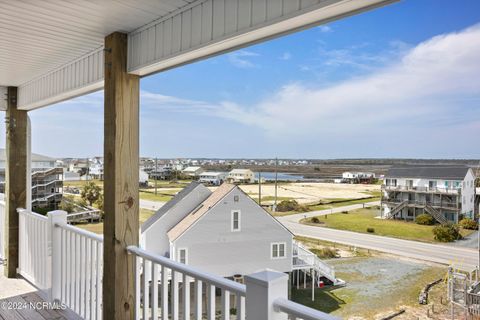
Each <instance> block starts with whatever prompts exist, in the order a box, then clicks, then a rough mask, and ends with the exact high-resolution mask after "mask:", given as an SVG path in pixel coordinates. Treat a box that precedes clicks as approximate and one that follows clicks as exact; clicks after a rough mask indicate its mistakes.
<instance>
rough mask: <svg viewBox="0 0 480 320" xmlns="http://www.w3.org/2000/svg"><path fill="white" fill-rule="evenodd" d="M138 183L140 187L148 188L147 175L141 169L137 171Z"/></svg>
mask: <svg viewBox="0 0 480 320" xmlns="http://www.w3.org/2000/svg"><path fill="white" fill-rule="evenodd" d="M138 182H139V184H140V186H141V187H148V173H146V172H145V171H144V170H142V169H140V170H139V171H138Z"/></svg>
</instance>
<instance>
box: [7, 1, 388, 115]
mask: <svg viewBox="0 0 480 320" xmlns="http://www.w3.org/2000/svg"><path fill="white" fill-rule="evenodd" d="M393 1H395V0H136V1H131V0H91V1H87V0H82V1H80V0H42V1H39V0H24V1H19V0H0V86H18V87H19V98H18V104H19V108H21V109H25V110H31V109H34V108H39V107H43V106H46V105H49V104H52V103H56V102H59V101H62V100H65V99H69V98H72V97H75V96H78V95H82V94H86V93H89V92H92V91H95V90H99V89H101V88H102V87H103V44H104V38H105V36H107V35H108V34H110V33H112V32H115V31H120V32H125V33H128V34H129V56H128V69H129V70H130V72H132V73H136V74H139V75H142V76H144V75H148V74H151V73H154V72H158V71H161V70H165V69H168V68H172V67H175V66H178V65H181V64H185V63H189V62H191V61H195V60H199V59H202V58H205V57H208V56H212V55H215V54H219V53H221V52H225V51H229V50H232V49H235V48H239V47H242V46H246V45H249V44H252V43H255V42H259V41H262V40H264V39H269V38H272V37H275V36H278V35H281V34H285V33H289V32H293V31H295V30H299V29H302V28H306V27H309V26H312V25H316V24H321V23H325V22H328V21H331V20H334V19H339V18H341V17H344V16H346V15H350V14H354V13H357V12H361V11H363V10H367V9H371V8H375V7H377V6H380V5H384V4H386V3H390V2H393ZM0 92H1V90H0ZM0 108H4V106H3V105H2V104H1V103H0Z"/></svg>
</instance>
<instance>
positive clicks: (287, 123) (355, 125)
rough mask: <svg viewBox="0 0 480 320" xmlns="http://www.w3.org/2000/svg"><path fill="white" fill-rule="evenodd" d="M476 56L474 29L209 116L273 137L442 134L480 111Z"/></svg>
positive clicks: (479, 38) (478, 38)
mask: <svg viewBox="0 0 480 320" xmlns="http://www.w3.org/2000/svg"><path fill="white" fill-rule="evenodd" d="M339 56H340V57H342V55H341V54H340V55H339ZM479 56H480V27H479V26H473V27H471V28H469V29H466V30H463V31H461V32H458V33H451V34H445V35H440V36H436V37H434V38H432V39H429V40H428V41H425V42H423V43H420V44H419V45H417V46H416V47H413V48H411V49H409V50H406V51H405V53H404V54H403V55H401V56H400V57H399V58H398V60H396V61H394V62H393V63H390V64H389V65H388V66H386V67H383V68H380V69H377V70H375V71H373V72H371V73H369V74H368V75H364V76H362V77H357V78H353V79H350V80H347V81H344V82H342V83H339V84H336V85H332V86H328V87H322V88H315V87H313V88H312V87H307V86H306V85H304V84H298V83H297V84H295V83H294V84H289V85H286V86H284V87H282V88H281V89H280V90H278V92H276V93H274V94H273V95H272V96H270V97H269V98H268V99H265V100H264V101H262V102H259V103H258V104H256V105H253V106H251V107H245V106H239V105H237V104H235V103H232V102H223V103H220V104H218V105H216V106H213V107H211V108H215V110H216V111H215V113H214V114H215V115H216V116H220V117H223V118H227V119H231V120H233V121H237V122H240V123H243V124H247V125H252V126H258V127H261V128H264V129H265V130H266V131H267V132H269V133H272V134H276V135H277V134H285V135H286V134H288V135H290V134H294V135H302V134H318V133H323V132H331V131H332V130H333V131H334V132H341V133H343V134H348V133H352V132H361V130H363V129H366V130H373V131H378V130H379V129H380V128H383V129H384V130H388V128H389V127H390V128H392V129H393V128H395V129H398V128H401V127H402V126H403V127H406V126H413V125H417V126H428V127H433V128H432V130H439V131H438V132H439V133H441V130H445V129H446V128H451V127H454V126H458V125H459V123H462V122H465V125H471V121H473V119H471V118H470V117H471V116H472V114H474V113H476V114H477V115H478V113H479V112H480V110H479V103H478V102H479V101H480V81H479V80H480V79H479V77H480V76H479V75H480V59H478V57H479ZM466 98H468V99H467V100H465V99H466ZM436 126H438V127H437V128H436ZM440 126H441V127H440ZM476 126H477V127H478V122H476ZM479 129H480V128H479ZM378 134H381V132H378Z"/></svg>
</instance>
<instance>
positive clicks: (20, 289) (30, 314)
mask: <svg viewBox="0 0 480 320" xmlns="http://www.w3.org/2000/svg"><path fill="white" fill-rule="evenodd" d="M3 268H4V267H3V263H2V261H1V260H0V320H30V319H34V320H44V319H80V317H78V316H77V315H76V314H75V313H73V312H72V311H71V310H69V309H66V310H55V309H51V308H48V306H43V305H42V303H43V302H45V300H44V299H42V298H41V296H40V294H39V292H38V290H37V289H36V288H35V287H33V286H32V285H31V284H30V283H28V282H27V281H26V280H25V279H22V278H16V279H8V278H6V277H5V276H4V273H3Z"/></svg>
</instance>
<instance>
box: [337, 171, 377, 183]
mask: <svg viewBox="0 0 480 320" xmlns="http://www.w3.org/2000/svg"><path fill="white" fill-rule="evenodd" d="M373 179H375V173H373V172H351V171H347V172H343V173H342V182H346V183H362V182H371V181H372V180H373Z"/></svg>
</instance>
